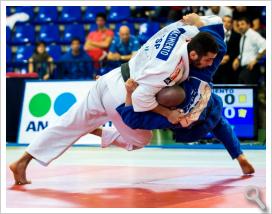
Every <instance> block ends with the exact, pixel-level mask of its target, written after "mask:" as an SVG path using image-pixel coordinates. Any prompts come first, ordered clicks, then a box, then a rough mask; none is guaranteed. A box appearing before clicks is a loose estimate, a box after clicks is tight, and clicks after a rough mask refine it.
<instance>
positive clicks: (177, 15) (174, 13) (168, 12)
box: [151, 6, 184, 23]
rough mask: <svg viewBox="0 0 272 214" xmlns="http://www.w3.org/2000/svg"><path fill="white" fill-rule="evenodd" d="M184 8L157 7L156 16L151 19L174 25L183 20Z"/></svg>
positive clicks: (153, 15)
mask: <svg viewBox="0 0 272 214" xmlns="http://www.w3.org/2000/svg"><path fill="white" fill-rule="evenodd" d="M183 8H184V7H183V6H172V7H166V6H157V7H156V8H155V12H154V14H152V15H151V19H152V20H154V21H158V22H166V23H172V22H175V21H178V20H180V19H181V18H182V13H181V11H182V9H183Z"/></svg>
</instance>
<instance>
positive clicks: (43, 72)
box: [28, 42, 54, 80]
mask: <svg viewBox="0 0 272 214" xmlns="http://www.w3.org/2000/svg"><path fill="white" fill-rule="evenodd" d="M53 68H54V64H53V58H52V57H51V56H50V55H49V54H48V53H47V52H46V50H45V44H44V43H43V42H38V43H37V45H36V48H35V52H34V54H33V55H32V56H31V57H30V58H29V60H28V72H29V73H33V72H36V73H38V75H39V78H40V79H43V80H48V79H49V78H50V76H51V74H52V72H53Z"/></svg>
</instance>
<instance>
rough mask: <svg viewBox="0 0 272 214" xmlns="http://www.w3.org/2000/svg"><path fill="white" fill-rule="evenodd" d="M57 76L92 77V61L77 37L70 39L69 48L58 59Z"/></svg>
mask: <svg viewBox="0 0 272 214" xmlns="http://www.w3.org/2000/svg"><path fill="white" fill-rule="evenodd" d="M56 77H57V78H61V79H93V78H94V74H93V62H92V59H91V58H90V57H89V56H88V55H87V54H86V52H85V51H84V50H83V48H82V47H81V44H80V40H79V39H77V38H74V39H72V42H71V49H70V50H69V52H67V53H66V54H64V55H63V56H62V57H61V59H60V64H59V69H58V74H57V76H56Z"/></svg>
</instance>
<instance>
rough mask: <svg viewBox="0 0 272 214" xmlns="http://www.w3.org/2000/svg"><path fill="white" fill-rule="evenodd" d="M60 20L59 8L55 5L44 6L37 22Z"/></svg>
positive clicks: (40, 10) (40, 9) (40, 8)
mask: <svg viewBox="0 0 272 214" xmlns="http://www.w3.org/2000/svg"><path fill="white" fill-rule="evenodd" d="M57 20H58V10H57V7H55V6H42V7H39V11H38V14H37V17H36V20H35V21H36V22H37V23H47V22H56V21H57Z"/></svg>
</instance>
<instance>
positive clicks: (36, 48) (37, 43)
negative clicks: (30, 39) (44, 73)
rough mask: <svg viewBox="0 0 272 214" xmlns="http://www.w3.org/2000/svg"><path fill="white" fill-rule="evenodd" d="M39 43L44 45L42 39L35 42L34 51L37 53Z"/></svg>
mask: <svg viewBox="0 0 272 214" xmlns="http://www.w3.org/2000/svg"><path fill="white" fill-rule="evenodd" d="M40 45H43V46H44V47H46V46H45V43H44V42H42V41H38V42H36V46H35V53H38V47H39V46H40Z"/></svg>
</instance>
